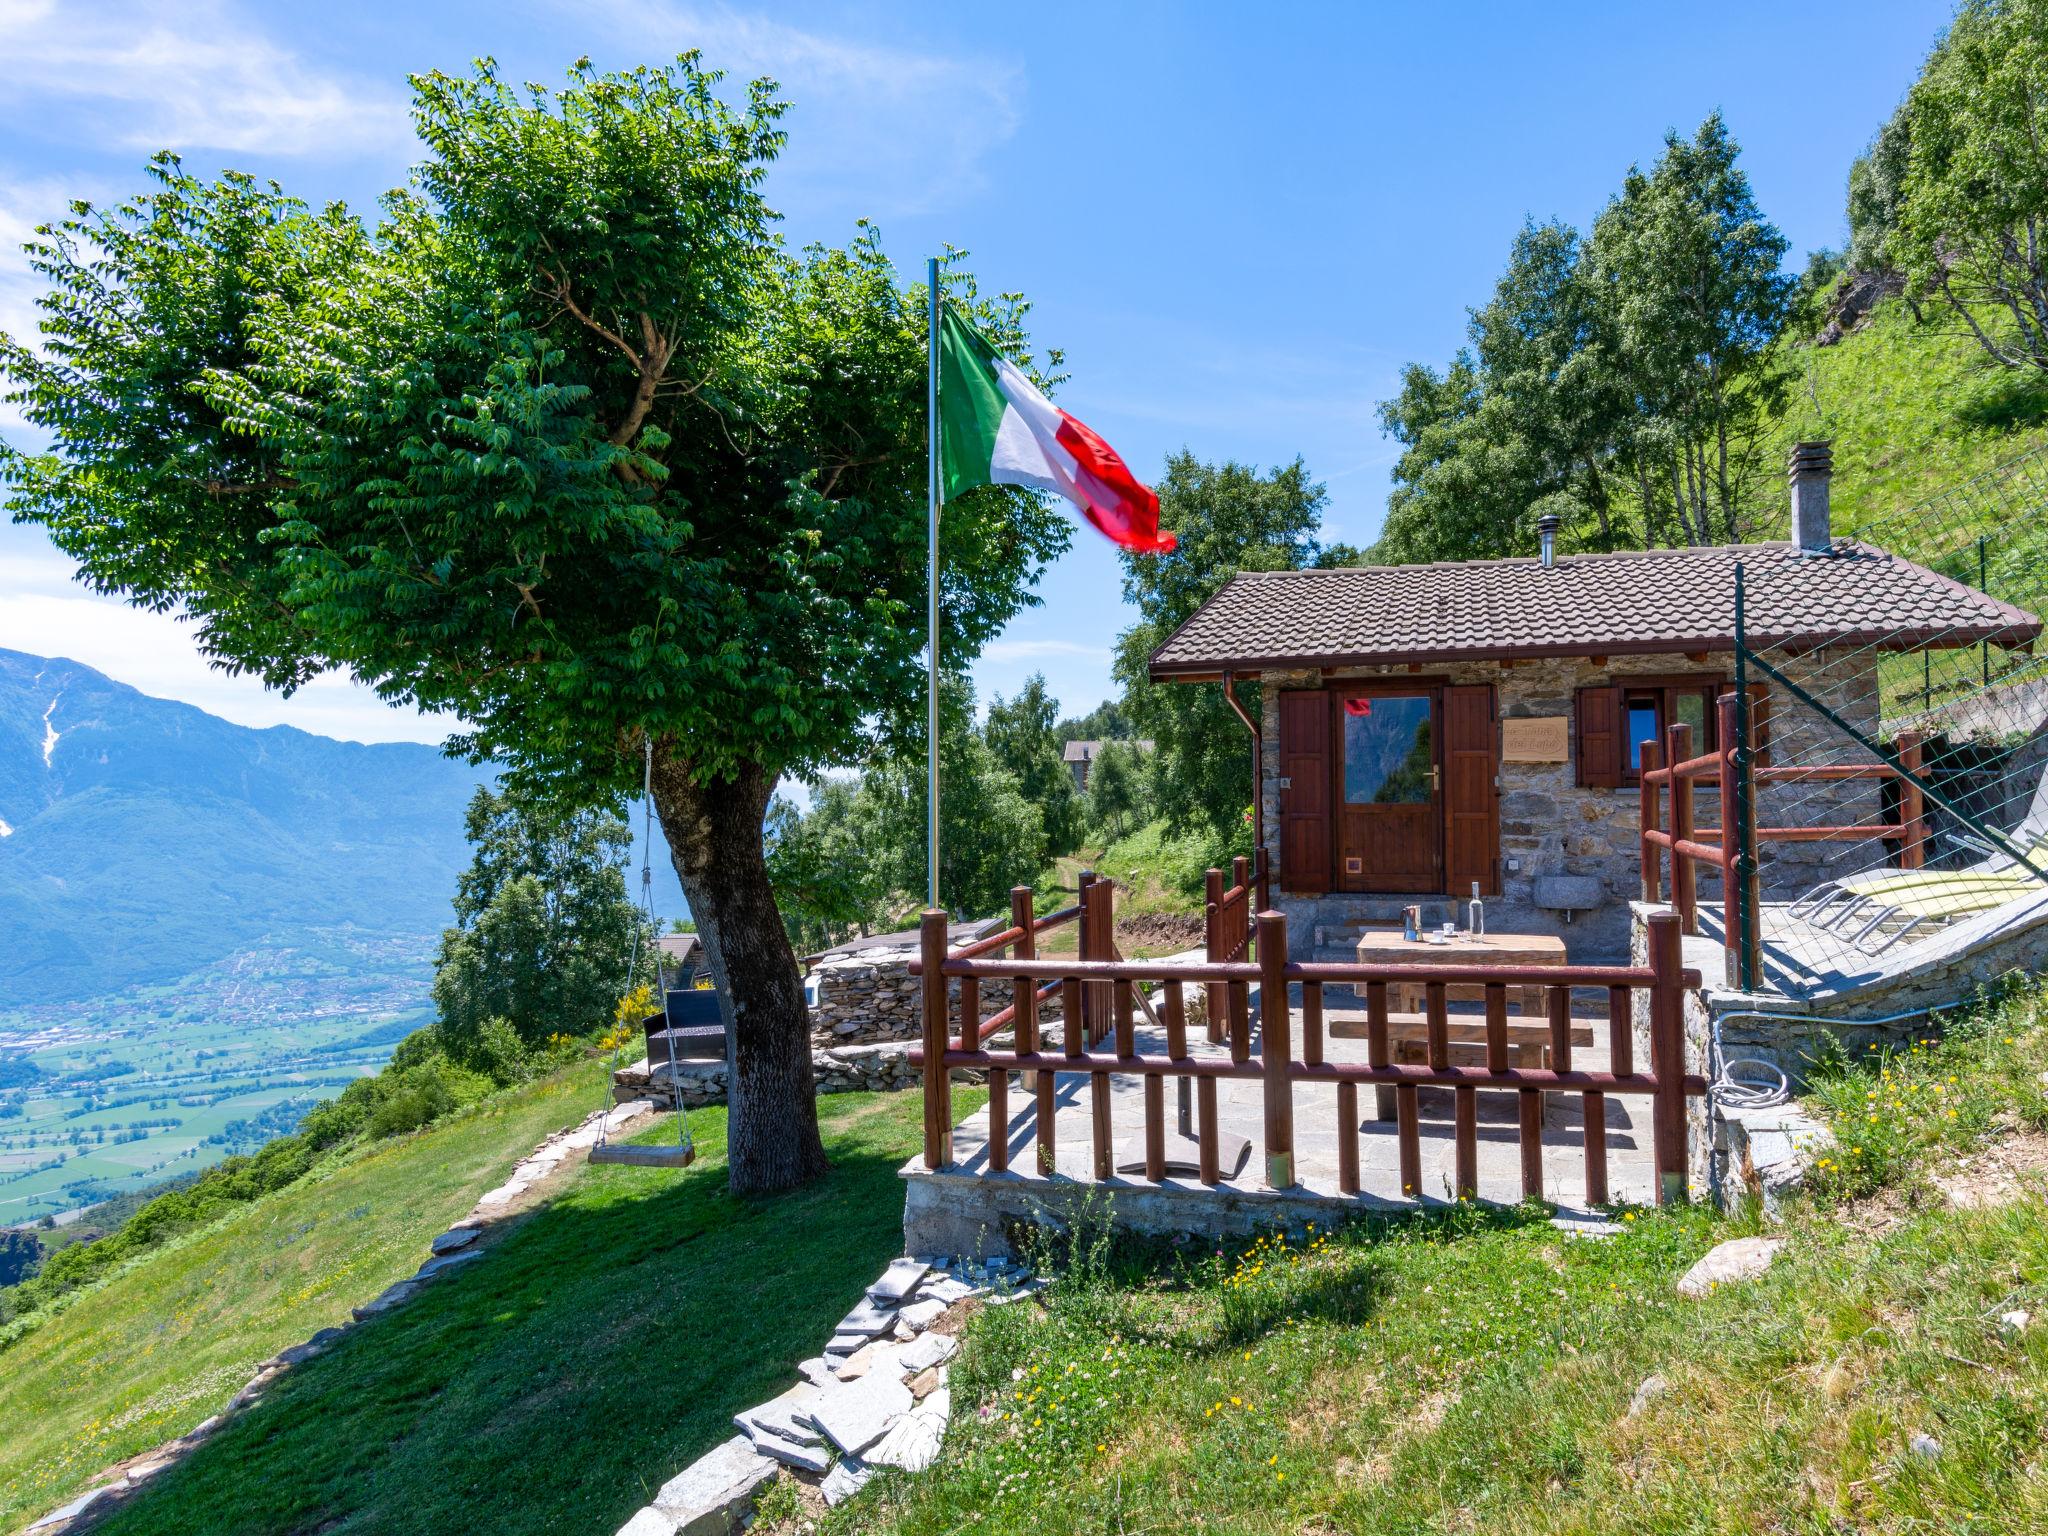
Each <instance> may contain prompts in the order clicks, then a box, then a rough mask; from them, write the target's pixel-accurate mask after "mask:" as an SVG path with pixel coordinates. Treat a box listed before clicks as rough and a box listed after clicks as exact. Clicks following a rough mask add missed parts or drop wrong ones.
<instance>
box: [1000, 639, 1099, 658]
mask: <svg viewBox="0 0 2048 1536" xmlns="http://www.w3.org/2000/svg"><path fill="white" fill-rule="evenodd" d="M981 654H982V657H983V659H985V660H988V661H995V662H1009V661H1039V660H1043V659H1044V658H1045V657H1048V656H1078V657H1081V658H1083V659H1085V660H1088V661H1102V662H1107V661H1108V660H1109V647H1108V646H1106V645H1083V644H1081V643H1080V642H1079V641H1078V640H992V641H990V642H989V643H988V644H987V645H985V646H983V647H982V652H981Z"/></svg>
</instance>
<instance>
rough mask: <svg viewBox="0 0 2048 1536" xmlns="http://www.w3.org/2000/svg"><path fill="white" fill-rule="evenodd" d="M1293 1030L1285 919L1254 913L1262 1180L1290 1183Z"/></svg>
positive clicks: (1288, 1185)
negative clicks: (1261, 1093) (1262, 1099)
mask: <svg viewBox="0 0 2048 1536" xmlns="http://www.w3.org/2000/svg"><path fill="white" fill-rule="evenodd" d="M1293 1035H1294V1031H1293V1029H1292V1027H1291V1026H1290V1024H1289V1022H1288V1014H1287V919H1286V918H1285V917H1282V916H1281V915H1280V914H1279V913H1278V912H1261V913H1260V914H1259V1065H1260V1067H1261V1068H1262V1069H1263V1071H1264V1077H1265V1088H1266V1106H1265V1107H1266V1184H1267V1186H1268V1187H1269V1188H1272V1189H1288V1188H1291V1187H1292V1186H1293V1184H1294V1077H1293V1073H1292V1072H1291V1070H1290V1069H1291V1068H1292V1066H1293V1064H1294V1038H1293Z"/></svg>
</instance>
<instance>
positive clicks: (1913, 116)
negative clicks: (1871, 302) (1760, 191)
mask: <svg viewBox="0 0 2048 1536" xmlns="http://www.w3.org/2000/svg"><path fill="white" fill-rule="evenodd" d="M2044 78H2048V4H2043V3H2042V0H1969V3H1967V4H1965V5H1964V6H1963V7H1962V8H1961V9H1960V10H1959V11H1958V12H1957V14H1956V18H1955V20H1954V22H1953V23H1951V25H1950V27H1949V29H1948V32H1947V35H1946V36H1944V37H1943V38H1942V40H1941V42H1940V43H1939V44H1938V45H1937V46H1936V48H1935V49H1934V52H1933V53H1932V54H1931V55H1930V56H1929V57H1928V60H1927V65H1926V68H1925V70H1924V71H1923V72H1922V74H1921V76H1920V79H1919V80H1918V81H1917V82H1916V83H1915V84H1914V86H1913V89H1912V92H1911V94H1910V95H1908V96H1907V98H1906V103H1905V105H1904V107H1903V108H1901V117H1902V118H1903V123H1901V124H1900V125H1899V127H1898V128H1897V129H1893V128H1892V127H1891V126H1890V125H1888V126H1887V130H1886V131H1887V133H1892V134H1894V135H1895V136H1896V137H1902V138H1903V139H1904V140H1905V143H1904V145H1902V146H1898V147H1897V148H1895V149H1894V150H1893V155H1894V162H1895V163H1902V164H1903V170H1902V172H1899V173H1897V174H1896V175H1895V178H1894V179H1893V180H1892V181H1891V182H1890V186H1891V188H1892V190H1891V191H1890V202H1889V207H1888V211H1889V213H1890V221H1889V222H1890V226H1891V227H1890V232H1889V236H1888V238H1887V239H1886V240H1885V242H1884V249H1885V251H1886V252H1887V254H1889V255H1891V256H1892V257H1894V259H1895V260H1896V261H1897V264H1898V265H1900V266H1902V267H1903V268H1904V269H1905V272H1906V276H1907V280H1908V282H1909V283H1910V284H1911V286H1912V290H1913V291H1914V292H1915V293H1917V294H1921V295H1926V296H1932V297H1936V298H1938V299H1939V300H1940V301H1941V303H1942V306H1943V308H1944V310H1945V311H1946V313H1947V314H1948V315H1949V316H1950V317H1951V319H1952V320H1953V321H1954V322H1956V323H1959V324H1960V325H1961V326H1962V327H1963V328H1964V329H1966V330H1967V331H1968V333H1969V334H1970V335H1971V336H1972V337H1973V338H1974V339H1975V340H1976V342H1977V343H1978V345H1979V346H1980V347H1981V348H1982V349H1983V351H1984V353H1985V354H1986V355H1987V356H1988V357H1990V358H1992V359H1994V360H1995V361H1997V362H1998V363H2000V364H2002V365H2004V366H2006V367H2009V368H2032V369H2048V93H2044V91H2043V89H2042V81H2043V79H2044ZM1895 121H1897V120H1896V119H1895ZM1882 142H1883V136H1882V135H1881V136H1880V144H1881V145H1882ZM1868 179H1869V178H1868V177H1866V180H1868ZM1855 191H1856V186H1855V184H1854V183H1853V182H1852V186H1851V193H1852V204H1851V211H1852V214H1853V213H1854V212H1855V202H1854V194H1855Z"/></svg>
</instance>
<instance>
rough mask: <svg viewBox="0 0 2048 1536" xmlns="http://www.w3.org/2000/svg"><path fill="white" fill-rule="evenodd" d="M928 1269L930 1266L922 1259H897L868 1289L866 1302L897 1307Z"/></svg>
mask: <svg viewBox="0 0 2048 1536" xmlns="http://www.w3.org/2000/svg"><path fill="white" fill-rule="evenodd" d="M930 1269H931V1265H929V1264H927V1263H925V1261H924V1260H923V1259H897V1260H896V1261H895V1262H894V1263H892V1264H891V1265H890V1266H889V1267H888V1268H887V1269H885V1270H883V1271H882V1278H881V1279H879V1280H877V1281H876V1282H875V1283H874V1284H873V1285H871V1286H869V1287H868V1300H869V1301H872V1302H875V1303H877V1304H879V1305H881V1306H886V1307H894V1306H899V1305H901V1304H902V1302H903V1299H904V1298H905V1297H907V1296H908V1295H909V1294H910V1293H911V1292H912V1291H914V1290H916V1289H917V1283H918V1282H919V1281H920V1280H922V1279H924V1277H925V1275H926V1273H927V1272H929V1271H930Z"/></svg>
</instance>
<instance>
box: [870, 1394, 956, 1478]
mask: <svg viewBox="0 0 2048 1536" xmlns="http://www.w3.org/2000/svg"><path fill="white" fill-rule="evenodd" d="M950 1415H951V1399H950V1397H949V1396H948V1394H947V1392H946V1391H945V1389H944V1388H941V1389H940V1390H939V1391H937V1392H934V1393H933V1394H932V1395H931V1396H930V1397H928V1398H926V1399H925V1400H924V1401H923V1402H921V1403H919V1404H918V1405H917V1407H916V1408H914V1409H912V1410H911V1411H910V1412H909V1413H907V1414H905V1415H904V1416H903V1417H902V1418H901V1419H898V1420H897V1421H896V1427H895V1428H894V1429H892V1430H890V1431H889V1433H888V1434H886V1435H884V1436H882V1438H881V1440H880V1441H878V1442H877V1443H876V1445H875V1447H874V1449H872V1450H870V1451H869V1452H868V1453H867V1458H866V1459H867V1460H868V1462H869V1463H871V1464H872V1465H875V1466H881V1467H901V1468H902V1469H903V1470H904V1471H905V1472H922V1471H923V1470H924V1469H925V1468H926V1467H928V1466H930V1465H931V1464H932V1463H933V1462H935V1461H937V1460H938V1459H939V1450H940V1448H941V1447H942V1446H944V1444H945V1443H946V1423H947V1420H948V1418H949V1417H950Z"/></svg>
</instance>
